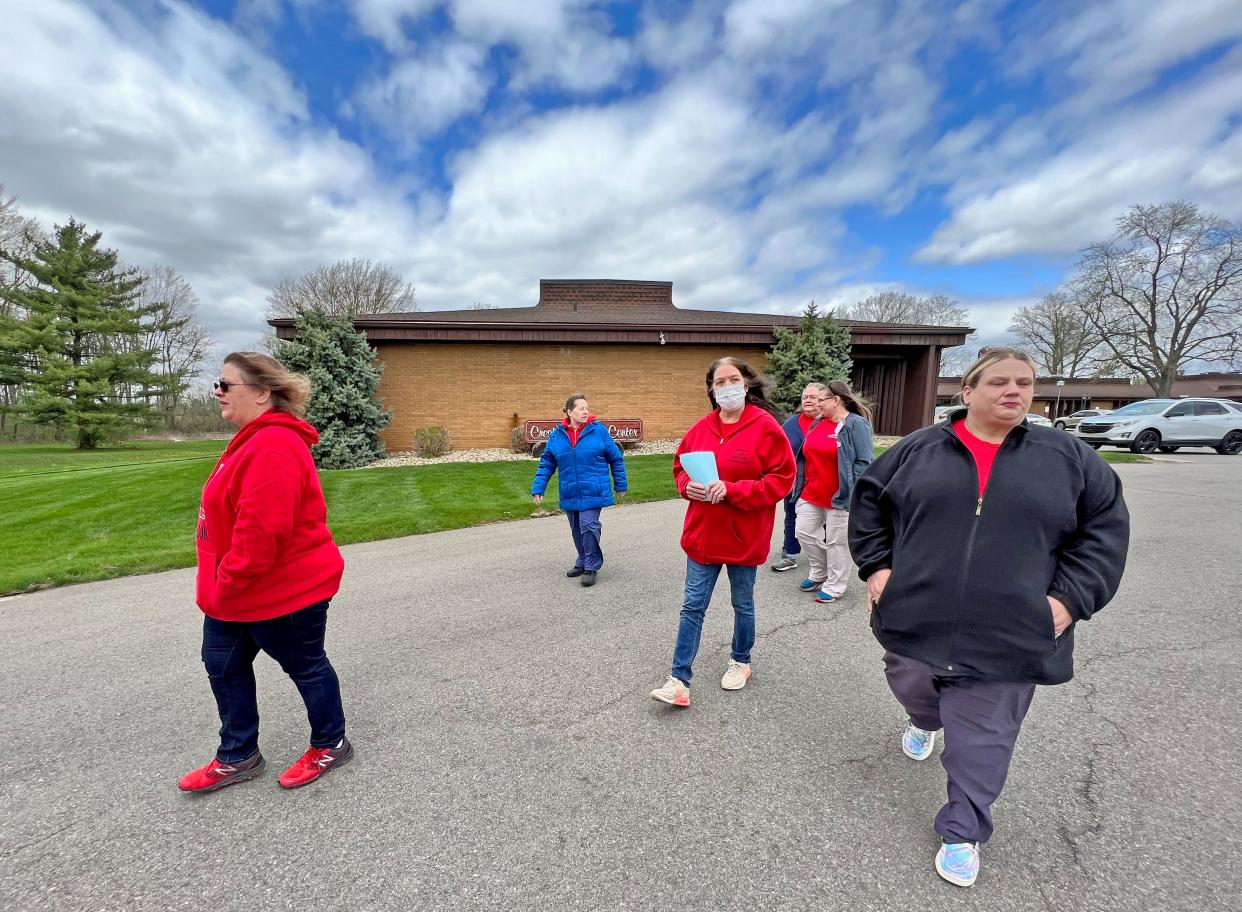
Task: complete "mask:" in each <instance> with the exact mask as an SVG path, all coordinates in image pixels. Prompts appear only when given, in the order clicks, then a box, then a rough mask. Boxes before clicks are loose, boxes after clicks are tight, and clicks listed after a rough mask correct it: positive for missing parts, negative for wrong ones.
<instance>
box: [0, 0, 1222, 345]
mask: <svg viewBox="0 0 1242 912" xmlns="http://www.w3.org/2000/svg"><path fill="white" fill-rule="evenodd" d="M0 22H3V23H4V27H3V29H2V30H0V48H2V50H0V112H3V115H2V116H0V182H3V183H4V184H5V186H6V190H7V192H8V193H11V194H16V195H17V196H18V198H19V203H20V206H21V208H22V211H23V213H24V214H27V215H33V216H35V217H37V218H39V219H40V220H41V221H42V222H43V223H44V224H45V225H49V226H50V225H51V224H53V223H56V222H63V221H65V220H66V219H67V218H68V216H70V215H74V216H76V217H77V218H79V219H81V220H84V221H85V222H87V223H88V224H89V225H91V226H92V227H97V228H100V229H102V230H103V231H104V232H105V240H106V242H107V243H108V244H109V245H110V246H113V247H116V248H118V249H119V250H120V251H121V253H122V255H123V256H124V257H125V259H126V260H128V261H129V262H133V263H140V264H144V265H169V266H172V267H174V268H175V269H177V270H179V271H180V272H181V273H183V274H184V275H185V276H186V277H187V278H188V279H189V280H190V281H191V282H192V283H193V285H194V287H195V289H196V291H197V292H198V294H199V296H200V297H201V298H202V301H203V307H204V313H203V316H204V318H205V320H206V322H208V323H209V324H210V326H211V327H212V328H213V330H214V331H215V332H216V333H217V335H218V336H219V337H220V338H221V341H222V342H223V343H224V344H225V345H227V346H242V345H247V344H250V343H253V342H254V340H255V339H257V338H258V336H259V334H260V333H261V331H262V329H263V319H262V313H263V307H264V300H263V299H264V295H265V294H266V292H267V290H268V289H269V288H270V287H271V286H272V285H273V284H274V283H276V282H277V281H279V280H280V279H281V278H282V277H285V276H291V275H296V274H299V273H301V272H303V271H305V270H306V269H309V268H311V267H314V266H316V265H319V264H321V263H328V262H331V261H333V260H336V259H339V258H343V257H350V256H361V257H370V258H372V259H375V260H381V261H384V262H387V263H390V264H391V265H393V266H394V267H396V268H397V269H398V270H400V271H401V272H402V273H404V274H405V275H406V276H407V278H409V279H410V280H411V281H413V282H414V283H415V285H416V287H417V293H418V298H419V301H420V305H421V306H422V307H423V308H425V309H443V308H454V307H465V306H469V305H471V304H473V303H485V304H491V305H495V306H502V307H503V306H529V305H531V304H533V303H534V302H535V299H536V296H537V286H538V280H539V279H540V278H625V279H659V280H671V281H673V282H674V283H675V284H674V298H675V300H676V301H677V303H679V304H681V305H683V306H693V307H709V308H720V309H735V310H755V311H782V312H794V311H797V310H799V309H801V307H802V306H804V305H805V303H806V302H807V301H808V300H811V299H815V300H816V301H818V302H819V303H821V304H824V305H828V306H832V305H834V304H843V303H851V302H853V301H855V300H857V299H858V298H860V297H862V296H865V295H866V294H867V293H869V292H871V291H874V290H879V289H885V288H902V289H906V290H909V291H912V292H916V293H932V292H940V293H944V294H948V295H950V296H952V297H955V298H957V299H959V300H960V301H961V302H962V303H963V304H965V305H966V306H968V307H969V308H970V311H971V318H972V322H973V324H974V325H975V326H977V327H979V328H980V329H981V331H982V333H983V335H984V337H985V338H988V337H994V336H996V335H997V334H1000V333H1002V332H1003V327H1004V325H1005V323H1006V322H1007V320H1008V315H1009V313H1010V312H1012V310H1013V309H1014V307H1016V306H1018V305H1021V304H1024V303H1030V302H1032V301H1034V300H1035V299H1037V298H1038V297H1039V296H1041V295H1042V294H1044V293H1045V292H1047V291H1049V290H1051V289H1052V288H1054V287H1055V286H1056V285H1057V283H1058V282H1059V281H1060V280H1061V278H1062V277H1063V276H1064V275H1065V273H1066V271H1067V269H1068V267H1069V266H1070V264H1072V262H1073V260H1074V257H1075V252H1076V251H1077V250H1079V249H1080V248H1081V247H1082V246H1083V245H1084V244H1086V243H1088V242H1090V241H1091V240H1093V239H1098V238H1101V237H1104V236H1107V234H1108V233H1109V232H1110V228H1111V224H1112V220H1113V218H1114V217H1115V216H1116V215H1118V214H1119V213H1120V212H1121V211H1122V210H1124V209H1125V208H1126V207H1127V206H1129V205H1130V204H1132V203H1136V202H1151V203H1154V202H1160V201H1166V200H1173V199H1179V198H1180V199H1190V200H1193V201H1195V202H1198V203H1200V204H1202V205H1204V206H1205V207H1207V208H1208V209H1210V210H1212V211H1215V212H1216V213H1218V214H1220V215H1224V216H1226V217H1229V218H1233V219H1238V218H1242V0H1178V2H1176V3H1171V2H1169V3H1157V2H1151V0H1092V2H1089V3H1083V2H1081V0H1067V2H1029V0H1027V2H1002V0H964V2H958V3H951V2H936V0H852V2H851V0H702V2H693V3H691V2H684V0H636V2H620V0H618V2H607V3H598V2H588V0H520V2H518V0H448V2H440V0H199V2H178V0H125V2H112V0H73V2H70V0H0Z"/></svg>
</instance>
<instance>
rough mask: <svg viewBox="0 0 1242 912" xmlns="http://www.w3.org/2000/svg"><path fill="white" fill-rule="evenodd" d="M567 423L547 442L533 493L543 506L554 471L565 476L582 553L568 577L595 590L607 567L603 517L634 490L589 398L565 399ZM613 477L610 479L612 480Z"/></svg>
mask: <svg viewBox="0 0 1242 912" xmlns="http://www.w3.org/2000/svg"><path fill="white" fill-rule="evenodd" d="M562 411H564V412H565V422H564V424H560V425H558V426H557V427H556V428H555V429H553V431H552V435H551V436H550V437H549V438H548V444H547V447H546V448H545V449H544V451H543V456H541V457H540V458H539V468H538V470H537V471H536V472H535V482H534V484H532V485H531V488H530V493H531V496H532V497H533V498H534V499H535V503H543V495H544V492H545V491H547V489H548V482H549V481H551V480H552V473H553V472H557V471H559V472H560V480H559V486H558V491H559V493H560V499H561V509H562V510H564V511H565V515H566V516H568V517H569V530H570V532H571V534H572V535H573V537H574V547H575V548H577V549H578V559H577V560H576V561H574V565H573V567H571V568H570V569H569V572H567V573H566V574H565V575H566V576H568V577H570V578H573V577H579V576H580V577H582V585H584V586H594V585H595V575H596V574H597V573H599V569H600V567H602V566H603V565H604V554H603V552H602V551H601V550H600V547H599V538H600V533H601V532H602V527H601V526H600V521H599V514H600V511H601V510H603V509H604V507H610V506H612V505H613V503H615V501H614V500H613V498H612V490H613V488H614V487H615V488H616V489H617V497H619V498H621V497H625V492H626V490H628V488H629V485H628V484H627V482H626V479H625V457H624V456H622V455H621V448H620V447H619V446H617V444H616V441H614V440H613V439H612V437H611V436H609V434H608V429H607V428H605V427H604V426H603V425H602V424H600V423H599V422H598V421H596V420H595V416H593V415H592V414H591V409H590V408H589V407H588V406H587V399H586V396H584V395H582V394H581V393H574V394H573V395H572V396H570V397H569V398H568V399H566V400H565V408H564V409H563V410H562ZM610 473H611V477H609V475H610Z"/></svg>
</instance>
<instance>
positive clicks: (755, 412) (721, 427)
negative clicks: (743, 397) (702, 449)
mask: <svg viewBox="0 0 1242 912" xmlns="http://www.w3.org/2000/svg"><path fill="white" fill-rule="evenodd" d="M765 416H766V417H768V418H772V415H771V414H769V413H768V412H767V411H766V410H765V409H761V408H759V406H757V405H755V404H754V403H751V402H747V403H746V407H745V408H743V409H742V417H741V418H739V419H738V420H737V421H736V422H735V423H734V424H725V423H724V422H723V421H721V420H720V408H719V407H717V408H714V409H712V410H711V411H710V412H709V413H708V415H707V421H708V424H709V425H710V426H711V427H712V429H713V430H714V431H715V432H716V433H717V434H718V435H719V436H721V437H730V436H732V435H733V434H736V433H737V432H738V431H740V430H741V429H742V428H744V427H747V426H749V425H752V424H754V423H755V422H756V421H761V420H763V418H764V417H765ZM772 420H773V421H775V420H776V419H775V418H772Z"/></svg>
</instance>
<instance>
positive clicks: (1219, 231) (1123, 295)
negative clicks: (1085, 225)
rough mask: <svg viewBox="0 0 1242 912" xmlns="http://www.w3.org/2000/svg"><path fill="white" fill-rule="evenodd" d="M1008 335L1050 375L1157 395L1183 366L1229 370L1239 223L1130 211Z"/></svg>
mask: <svg viewBox="0 0 1242 912" xmlns="http://www.w3.org/2000/svg"><path fill="white" fill-rule="evenodd" d="M1009 331H1010V332H1011V333H1013V336H1014V338H1015V340H1016V341H1017V342H1018V344H1020V345H1022V346H1024V347H1026V348H1028V349H1029V350H1030V351H1031V353H1032V354H1033V355H1035V356H1037V358H1038V359H1039V361H1040V367H1041V368H1042V372H1043V373H1045V374H1047V375H1049V376H1054V377H1065V378H1069V377H1084V376H1116V375H1118V374H1120V375H1122V376H1127V377H1132V378H1138V379H1141V380H1142V381H1143V382H1145V383H1147V385H1148V386H1150V387H1151V389H1152V391H1153V392H1154V393H1155V394H1156V395H1157V396H1161V397H1165V396H1169V395H1170V394H1171V393H1172V391H1173V383H1174V381H1175V380H1176V379H1177V376H1178V374H1180V373H1183V372H1184V370H1185V368H1186V366H1187V365H1188V364H1190V363H1197V364H1202V365H1213V366H1218V367H1224V368H1226V369H1236V368H1237V367H1238V366H1239V362H1240V361H1242V224H1239V223H1237V222H1230V221H1227V220H1226V219H1223V218H1220V217H1219V216H1216V215H1213V214H1211V213H1208V212H1204V211H1203V210H1201V209H1200V208H1199V207H1198V206H1197V205H1195V204H1194V203H1188V202H1174V203H1163V204H1160V205H1150V206H1143V205H1139V206H1133V207H1131V208H1130V209H1129V211H1127V212H1126V213H1125V214H1124V215H1122V216H1120V217H1119V218H1118V219H1117V220H1116V229H1115V231H1114V233H1113V235H1112V236H1111V237H1110V238H1108V239H1107V240H1104V241H1099V242H1097V243H1094V244H1091V245H1090V246H1089V247H1088V248H1087V249H1086V250H1084V251H1083V253H1082V255H1081V256H1080V257H1079V259H1078V262H1077V264H1076V265H1075V267H1074V269H1073V271H1072V272H1071V273H1070V276H1069V278H1068V279H1067V280H1066V282H1065V283H1064V284H1063V285H1062V286H1061V287H1060V288H1058V289H1056V290H1055V291H1053V292H1051V293H1050V294H1048V295H1046V296H1045V297H1044V298H1043V299H1042V300H1041V301H1040V302H1039V303H1038V304H1035V305H1033V306H1031V307H1023V308H1020V309H1019V310H1018V312H1017V313H1015V314H1014V317H1013V319H1012V321H1011V322H1010V324H1009Z"/></svg>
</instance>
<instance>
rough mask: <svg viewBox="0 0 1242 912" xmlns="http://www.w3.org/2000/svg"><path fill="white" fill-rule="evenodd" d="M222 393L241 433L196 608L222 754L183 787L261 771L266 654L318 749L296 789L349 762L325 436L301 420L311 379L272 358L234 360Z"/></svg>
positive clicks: (211, 509) (210, 515) (236, 356)
mask: <svg viewBox="0 0 1242 912" xmlns="http://www.w3.org/2000/svg"><path fill="white" fill-rule="evenodd" d="M215 390H216V399H217V400H219V402H220V414H221V415H223V416H224V419H225V420H226V421H229V422H231V423H232V424H235V425H237V427H238V431H237V433H236V434H235V435H234V436H233V439H232V440H231V441H229V445H228V446H227V447H225V449H224V453H223V455H221V457H220V460H219V461H218V462H217V463H216V467H215V469H213V470H212V473H211V477H210V478H208V480H207V484H206V485H205V486H204V487H203V500H202V505H201V506H200V507H199V511H198V534H197V547H198V596H197V600H198V606H199V608H201V609H202V610H203V614H204V615H205V617H204V618H203V664H204V665H206V666H207V677H208V679H209V680H210V681H211V689H212V691H213V693H214V694H215V697H216V705H217V707H218V708H219V710H220V723H221V724H220V747H219V749H218V750H217V751H216V755H215V757H213V758H212V760H211V762H209V763H207V764H206V765H205V766H202V767H200V768H199V769H196V770H192V771H191V772H188V773H186V774H185V775H184V776H182V777H181V781H180V782H179V783H178V784H179V785H180V787H181V790H182V791H186V792H210V791H214V790H215V789H218V788H223V787H224V786H226V785H232V784H233V783H235V782H242V781H244V780H246V779H253V778H254V777H255V776H257V775H259V773H261V772H263V768H264V766H266V763H265V762H264V760H263V755H262V754H260V753H259V707H258V701H257V698H256V694H255V679H254V660H255V656H257V655H258V653H259V651H260V650H262V651H263V652H266V653H267V654H268V655H269V656H271V657H272V658H273V659H275V660H276V661H277V662H278V663H279V664H280V667H281V668H283V669H284V671H285V673H286V674H287V675H289V677H291V678H292V679H293V683H294V684H295V685H296V686H297V688H298V692H299V693H301V695H302V699H303V700H304V701H305V703H306V712H307V716H308V717H309V719H310V725H311V741H310V749H309V750H307V751H306V753H305V754H303V755H302V757H301V758H300V759H299V760H297V761H296V762H295V763H294V764H293V765H292V766H290V767H289V768H288V769H287V770H285V772H284V773H283V774H282V775H281V777H280V784H281V785H282V786H283V787H285V788H297V787H298V786H300V785H306V784H307V783H309V782H313V781H314V780H316V779H318V778H319V777H320V776H322V775H323V774H324V773H326V772H329V771H331V770H333V769H336V767H338V766H341V765H342V764H344V763H345V762H347V761H348V760H349V759H350V758H351V757H352V756H353V747H352V746H351V745H350V743H349V740H348V739H347V738H346V737H345V712H344V709H343V708H342V706H341V686H340V683H339V682H338V680H337V677H336V671H335V670H334V669H333V668H332V663H331V662H329V661H328V656H327V653H325V652H324V633H325V631H326V628H327V621H328V602H329V600H330V599H331V598H332V596H334V595H336V592H337V589H339V588H340V584H341V572H342V570H343V569H344V561H343V560H342V558H341V552H340V550H339V549H338V548H337V546H336V543H335V542H334V541H333V540H332V533H331V532H329V531H328V526H327V516H328V512H327V507H326V505H325V504H324V499H323V489H322V488H321V487H320V486H319V475H318V474H317V473H316V471H315V463H314V461H313V460H312V459H311V452H310V448H311V446H312V445H313V444H315V443H316V442H318V440H319V435H318V433H316V431H315V429H314V428H313V427H311V426H310V425H309V424H307V423H306V422H305V421H303V420H302V417H301V415H302V413H303V410H304V408H305V406H306V400H307V399H308V398H309V396H310V383H309V382H308V381H307V380H306V378H304V377H300V376H298V375H296V374H291V373H289V372H288V371H287V370H285V368H284V367H283V366H282V365H281V364H280V362H279V361H277V360H276V359H275V358H272V357H270V356H268V355H263V354H258V353H255V352H234V353H233V354H231V355H229V356H228V357H227V358H225V359H224V366H223V368H222V369H221V371H220V379H219V380H217V381H216V383H215Z"/></svg>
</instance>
